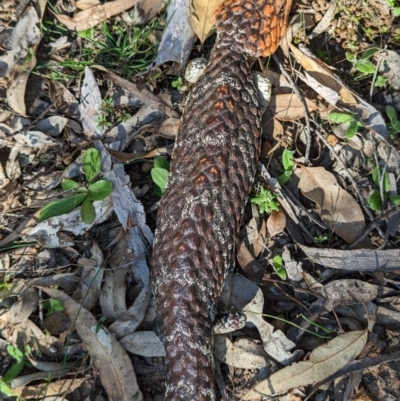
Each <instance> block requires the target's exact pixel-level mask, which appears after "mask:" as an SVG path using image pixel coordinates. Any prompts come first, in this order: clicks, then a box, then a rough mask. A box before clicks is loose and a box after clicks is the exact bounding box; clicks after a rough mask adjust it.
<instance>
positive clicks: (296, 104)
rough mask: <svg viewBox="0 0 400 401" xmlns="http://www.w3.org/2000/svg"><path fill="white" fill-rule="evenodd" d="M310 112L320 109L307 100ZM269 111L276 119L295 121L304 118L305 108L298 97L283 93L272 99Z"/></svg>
mask: <svg viewBox="0 0 400 401" xmlns="http://www.w3.org/2000/svg"><path fill="white" fill-rule="evenodd" d="M304 101H305V102H306V105H307V108H308V111H310V112H311V111H315V110H319V107H318V106H317V105H316V104H315V103H314V102H313V101H312V100H310V99H307V98H305V99H304ZM268 110H270V111H271V113H272V114H273V115H274V117H275V118H277V119H278V120H282V121H294V120H298V119H300V118H303V117H304V108H303V106H302V105H301V103H300V100H299V98H298V97H297V95H295V94H293V93H282V94H279V95H275V96H272V97H271V101H270V103H269V105H268Z"/></svg>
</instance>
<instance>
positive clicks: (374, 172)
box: [372, 167, 391, 192]
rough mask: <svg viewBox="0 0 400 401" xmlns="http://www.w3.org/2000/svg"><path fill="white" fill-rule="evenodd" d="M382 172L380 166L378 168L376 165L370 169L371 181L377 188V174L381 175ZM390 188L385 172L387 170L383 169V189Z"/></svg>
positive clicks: (378, 182)
mask: <svg viewBox="0 0 400 401" xmlns="http://www.w3.org/2000/svg"><path fill="white" fill-rule="evenodd" d="M382 174H383V169H382V168H380V169H379V170H378V168H377V167H374V169H373V170H372V181H373V182H374V184H375V185H376V186H377V187H378V188H380V179H379V176H382ZM390 189H391V185H390V180H389V174H388V173H387V171H385V176H384V177H383V191H384V192H389V191H390Z"/></svg>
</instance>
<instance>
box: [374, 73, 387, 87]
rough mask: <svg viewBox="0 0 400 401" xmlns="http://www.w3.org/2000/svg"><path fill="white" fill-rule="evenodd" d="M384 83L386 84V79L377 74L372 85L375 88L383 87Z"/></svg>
mask: <svg viewBox="0 0 400 401" xmlns="http://www.w3.org/2000/svg"><path fill="white" fill-rule="evenodd" d="M386 84H387V79H386V78H384V77H382V75H378V76H377V78H376V81H375V84H374V86H375V87H376V88H383V87H384V86H385V85H386Z"/></svg>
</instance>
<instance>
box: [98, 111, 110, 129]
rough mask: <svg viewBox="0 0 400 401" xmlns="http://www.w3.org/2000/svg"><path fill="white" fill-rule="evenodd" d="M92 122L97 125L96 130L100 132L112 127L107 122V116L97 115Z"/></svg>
mask: <svg viewBox="0 0 400 401" xmlns="http://www.w3.org/2000/svg"><path fill="white" fill-rule="evenodd" d="M94 121H95V123H96V124H97V128H99V129H100V130H106V129H107V128H110V127H112V122H111V121H108V120H107V116H106V115H105V114H103V113H99V114H98V115H97V117H96V118H95V120H94Z"/></svg>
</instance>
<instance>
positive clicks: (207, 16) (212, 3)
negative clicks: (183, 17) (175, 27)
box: [190, 0, 224, 44]
mask: <svg viewBox="0 0 400 401" xmlns="http://www.w3.org/2000/svg"><path fill="white" fill-rule="evenodd" d="M223 1H224V0H192V2H191V4H190V22H191V24H192V27H193V30H194V32H195V33H196V35H197V36H198V38H199V39H200V42H201V43H202V44H203V43H204V41H205V40H206V39H207V36H208V34H209V33H210V31H211V29H212V27H213V26H214V25H215V18H214V13H215V11H216V9H217V8H218V6H219V5H220V4H221V3H222V2H223Z"/></svg>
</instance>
